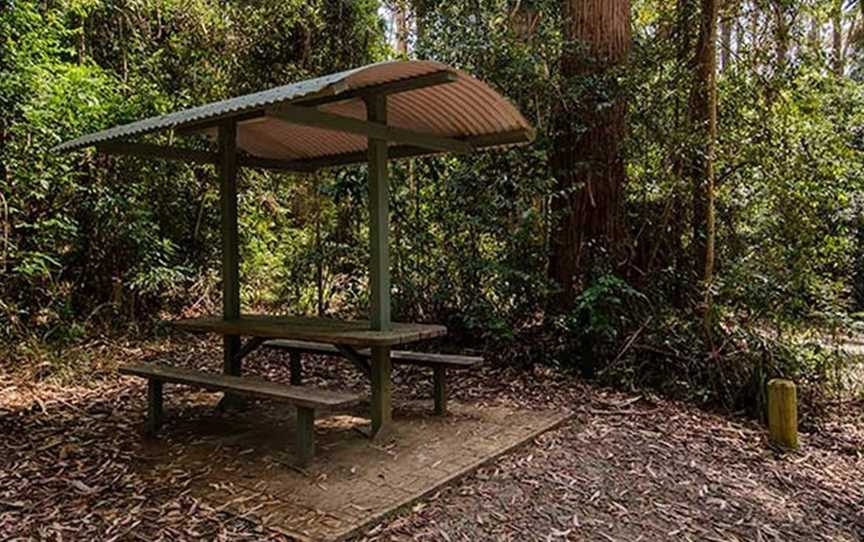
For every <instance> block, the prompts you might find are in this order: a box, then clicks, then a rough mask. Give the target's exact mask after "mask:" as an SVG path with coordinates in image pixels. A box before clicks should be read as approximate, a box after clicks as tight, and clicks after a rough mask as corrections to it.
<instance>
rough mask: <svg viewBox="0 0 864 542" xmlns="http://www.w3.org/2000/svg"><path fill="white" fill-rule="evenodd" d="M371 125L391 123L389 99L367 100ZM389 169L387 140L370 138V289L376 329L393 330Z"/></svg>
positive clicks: (373, 98)
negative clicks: (389, 119) (388, 117)
mask: <svg viewBox="0 0 864 542" xmlns="http://www.w3.org/2000/svg"><path fill="white" fill-rule="evenodd" d="M366 115H367V117H368V119H369V121H371V122H379V123H381V124H386V123H387V97H386V96H374V97H371V98H369V99H367V100H366ZM388 173H389V172H388V168H387V141H386V140H384V139H373V138H371V137H370V138H369V243H370V246H369V255H370V256H371V261H370V265H369V289H370V295H371V299H370V314H369V320H370V322H371V324H372V329H375V330H381V331H389V330H390V247H389V244H388V239H387V237H388V234H389V230H390V217H389V213H390V180H389V175H388Z"/></svg>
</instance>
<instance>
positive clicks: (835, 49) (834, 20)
mask: <svg viewBox="0 0 864 542" xmlns="http://www.w3.org/2000/svg"><path fill="white" fill-rule="evenodd" d="M831 45H832V47H831V70H832V71H833V72H834V74H835V75H838V76H840V75H843V72H844V71H845V65H844V64H845V62H844V61H845V59H844V58H843V0H834V4H833V5H832V6H831Z"/></svg>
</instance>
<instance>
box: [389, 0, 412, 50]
mask: <svg viewBox="0 0 864 542" xmlns="http://www.w3.org/2000/svg"><path fill="white" fill-rule="evenodd" d="M393 26H394V30H395V36H394V38H395V41H396V54H398V55H399V56H402V57H407V56H408V37H409V36H410V34H411V29H410V28H408V2H407V1H406V0H400V1H398V2H396V4H395V5H394V7H393Z"/></svg>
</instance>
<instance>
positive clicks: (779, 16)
mask: <svg viewBox="0 0 864 542" xmlns="http://www.w3.org/2000/svg"><path fill="white" fill-rule="evenodd" d="M771 9H772V11H773V12H774V47H775V50H774V51H775V57H776V62H777V71H778V72H782V71H783V70H784V69H786V63H787V60H788V58H789V21H788V20H787V18H786V7H785V4H784V2H783V1H780V0H773V1H772V2H771Z"/></svg>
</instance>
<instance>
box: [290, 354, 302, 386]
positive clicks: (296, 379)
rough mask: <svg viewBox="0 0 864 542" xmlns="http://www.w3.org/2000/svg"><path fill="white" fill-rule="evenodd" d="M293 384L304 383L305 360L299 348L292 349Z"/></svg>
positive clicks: (300, 384)
mask: <svg viewBox="0 0 864 542" xmlns="http://www.w3.org/2000/svg"><path fill="white" fill-rule="evenodd" d="M291 385H292V386H302V385H303V360H302V358H301V354H300V351H299V350H292V351H291Z"/></svg>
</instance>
